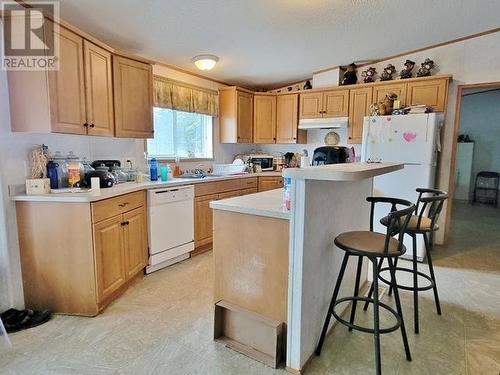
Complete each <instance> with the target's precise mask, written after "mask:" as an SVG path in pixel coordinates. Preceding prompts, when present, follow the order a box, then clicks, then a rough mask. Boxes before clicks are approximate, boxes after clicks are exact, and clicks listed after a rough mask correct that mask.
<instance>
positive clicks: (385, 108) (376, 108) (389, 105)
mask: <svg viewBox="0 0 500 375" xmlns="http://www.w3.org/2000/svg"><path fill="white" fill-rule="evenodd" d="M397 98H398V95H397V94H396V93H393V92H389V93H387V95H386V96H385V98H384V99H382V100H381V101H380V102H379V103H377V104H373V105H372V106H371V112H372V116H377V115H378V116H387V115H392V111H393V109H394V101H395V100H396V99H397Z"/></svg>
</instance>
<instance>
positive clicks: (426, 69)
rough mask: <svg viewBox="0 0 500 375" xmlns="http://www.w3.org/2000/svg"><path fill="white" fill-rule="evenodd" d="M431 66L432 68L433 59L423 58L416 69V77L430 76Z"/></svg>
mask: <svg viewBox="0 0 500 375" xmlns="http://www.w3.org/2000/svg"><path fill="white" fill-rule="evenodd" d="M432 68H434V61H432V60H431V59H425V61H424V62H423V63H422V64H420V69H418V72H417V77H427V76H430V75H431V69H432Z"/></svg>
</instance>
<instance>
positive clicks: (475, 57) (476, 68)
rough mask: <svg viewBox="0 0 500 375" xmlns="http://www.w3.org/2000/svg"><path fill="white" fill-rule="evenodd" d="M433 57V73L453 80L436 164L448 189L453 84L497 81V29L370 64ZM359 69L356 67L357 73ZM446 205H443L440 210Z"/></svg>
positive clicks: (499, 40)
mask: <svg viewBox="0 0 500 375" xmlns="http://www.w3.org/2000/svg"><path fill="white" fill-rule="evenodd" d="M427 57H428V58H430V59H432V60H434V62H435V63H436V65H437V69H435V70H434V71H433V74H434V75H437V74H452V75H453V82H452V83H451V86H450V90H449V94H448V97H449V100H448V108H447V114H446V121H445V127H444V131H443V136H442V143H443V152H442V153H441V158H440V159H441V160H440V167H439V172H438V178H437V181H438V187H439V188H441V189H443V190H449V189H450V186H449V179H450V170H451V162H452V160H451V157H452V145H453V128H454V123H455V110H456V103H457V86H458V85H461V84H471V83H483V82H496V81H500V32H495V33H490V34H486V35H483V36H479V37H475V38H471V39H466V40H463V41H460V42H456V43H451V44H447V45H444V46H441V47H436V48H431V49H428V50H425V51H420V52H416V53H412V54H408V55H404V56H400V57H397V58H394V59H389V60H384V61H382V62H379V63H377V64H373V65H372V66H373V67H375V68H376V69H377V72H379V73H381V72H382V71H383V68H384V67H385V66H386V65H387V64H389V63H390V64H393V65H394V66H395V67H396V68H397V70H398V72H399V70H401V69H402V66H403V62H404V61H405V60H406V59H410V60H413V61H415V62H416V63H417V65H416V66H415V73H416V71H417V70H418V69H417V67H419V66H420V63H421V62H422V61H424V60H425V59H426V58H427ZM361 70H362V69H359V71H358V77H359V76H360V74H361V72H360V71H361ZM446 209H447V206H445V207H444V210H446ZM445 220H446V215H444V214H443V215H441V217H440V221H441V223H440V227H441V228H444V222H445ZM443 240H444V231H443V230H440V231H439V232H438V234H437V236H436V242H438V243H442V242H443Z"/></svg>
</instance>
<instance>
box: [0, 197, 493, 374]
mask: <svg viewBox="0 0 500 375" xmlns="http://www.w3.org/2000/svg"><path fill="white" fill-rule="evenodd" d="M454 215H455V216H454V217H455V221H454V225H453V231H452V235H451V240H450V242H449V244H448V246H447V247H441V248H436V249H435V251H434V263H435V271H436V277H437V280H438V287H439V292H440V298H441V305H442V310H443V314H442V315H441V316H438V315H437V314H436V312H435V306H434V300H433V297H432V292H430V291H427V292H423V293H421V294H420V300H419V301H420V309H419V311H420V327H421V328H420V334H419V335H415V334H414V333H413V298H412V294H411V293H410V292H403V291H402V292H401V295H402V303H403V309H404V315H405V321H406V325H407V331H408V336H409V342H410V348H411V351H412V356H413V361H412V362H408V361H406V359H405V356H404V351H403V346H402V341H401V335H400V333H399V331H396V332H393V333H390V334H386V335H382V337H381V342H382V366H383V373H384V374H405V375H406V374H439V375H446V374H450V375H458V374H464V375H488V374H491V375H498V374H499V373H500V230H499V228H500V209H495V208H491V207H483V206H474V207H471V206H469V205H467V204H456V206H455V213H454ZM401 263H403V261H401ZM420 266H421V267H422V269H423V270H426V267H427V265H426V264H425V263H424V264H421V265H420ZM398 277H399V275H398ZM402 278H403V277H400V281H402V282H405V281H409V278H408V280H402ZM212 284H213V274H212V255H211V254H210V253H208V254H203V255H200V256H198V257H195V258H193V259H190V260H187V261H185V262H182V263H179V264H177V265H174V266H172V267H169V268H167V269H164V270H162V271H158V272H156V273H154V274H151V275H149V276H147V277H145V278H144V279H143V280H141V281H140V282H138V283H136V284H135V285H134V286H133V287H132V288H130V289H129V290H128V291H127V292H126V293H125V294H124V295H123V296H122V297H121V298H119V299H118V300H117V301H116V302H115V303H113V304H112V305H111V306H109V307H108V308H107V309H106V310H105V311H104V313H103V314H101V315H99V316H98V317H95V318H81V317H70V316H61V315H58V316H55V317H54V318H53V319H52V320H51V321H50V322H48V323H46V324H44V325H42V326H40V327H37V328H33V329H31V330H27V331H23V332H18V333H15V334H12V335H10V339H11V341H12V345H13V348H12V349H10V350H9V351H7V352H3V353H0V374H37V375H39V374H93V375H94V374H95V375H98V374H169V375H170V374H175V375H177V374H179V375H184V374H186V375H191V374H209V375H212V374H214V375H216V374H237V375H245V374H256V375H257V374H258V375H260V374H264V375H265V374H285V373H286V372H285V370H284V369H278V370H273V369H271V368H268V367H266V366H265V365H262V364H260V363H258V362H255V361H253V360H251V359H249V358H247V357H245V356H243V355H241V354H239V353H236V352H234V351H232V350H230V349H227V348H225V347H224V346H223V345H221V344H219V343H214V342H213V341H212V326H213V325H212V314H213V306H212V294H213V286H212ZM383 300H384V301H385V302H386V303H389V304H393V302H394V301H393V298H391V297H388V296H387V295H385V296H384V297H383ZM356 323H357V324H366V325H370V324H372V311H371V309H369V310H368V311H367V312H363V311H362V310H361V309H360V310H359V313H358V314H357V316H356ZM381 323H382V325H384V326H388V325H391V324H392V321H391V317H389V316H386V315H385V314H382V317H381ZM305 373H306V375H309V374H311V375H312V374H324V375H326V374H374V373H375V371H374V354H373V336H371V335H369V334H365V333H361V332H348V330H347V328H346V327H344V326H341V325H337V326H335V327H334V328H333V330H332V331H331V333H330V334H329V335H328V337H327V340H326V341H325V346H324V349H323V352H322V354H321V356H320V357H314V358H313V360H312V361H311V363H310V364H309V366H308V367H307V369H306V371H305Z"/></svg>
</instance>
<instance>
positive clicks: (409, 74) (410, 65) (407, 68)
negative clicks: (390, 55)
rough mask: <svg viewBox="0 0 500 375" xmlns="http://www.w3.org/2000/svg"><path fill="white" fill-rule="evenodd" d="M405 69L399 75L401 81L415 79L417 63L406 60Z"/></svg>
mask: <svg viewBox="0 0 500 375" xmlns="http://www.w3.org/2000/svg"><path fill="white" fill-rule="evenodd" d="M404 66H405V68H404V69H403V70H402V71H401V72H400V73H399V76H400V77H401V79H406V78H411V77H413V73H412V72H411V71H412V70H413V67H414V66H415V61H411V60H406V62H405V63H404Z"/></svg>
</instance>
